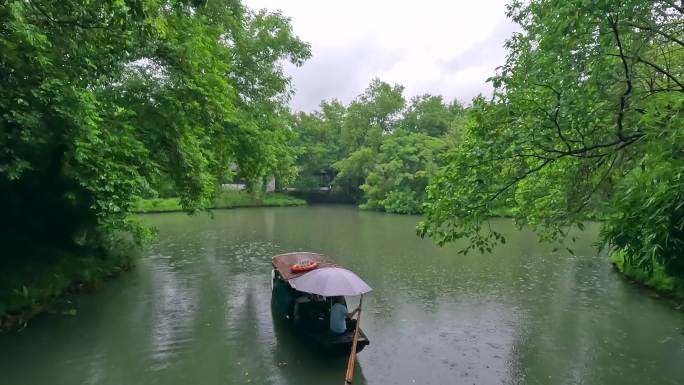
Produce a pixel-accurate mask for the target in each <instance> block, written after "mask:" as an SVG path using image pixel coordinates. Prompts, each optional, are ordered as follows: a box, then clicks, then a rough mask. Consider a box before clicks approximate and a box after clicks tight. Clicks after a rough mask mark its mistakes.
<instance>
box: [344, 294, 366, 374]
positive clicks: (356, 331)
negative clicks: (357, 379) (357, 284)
mask: <svg viewBox="0 0 684 385" xmlns="http://www.w3.org/2000/svg"><path fill="white" fill-rule="evenodd" d="M361 304H363V294H361V299H359V314H358V315H357V316H356V329H354V339H352V348H351V353H350V354H349V362H348V363H347V374H346V376H345V378H344V385H349V384H351V383H352V378H353V377H354V363H355V362H356V343H357V342H358V340H359V326H360V325H361Z"/></svg>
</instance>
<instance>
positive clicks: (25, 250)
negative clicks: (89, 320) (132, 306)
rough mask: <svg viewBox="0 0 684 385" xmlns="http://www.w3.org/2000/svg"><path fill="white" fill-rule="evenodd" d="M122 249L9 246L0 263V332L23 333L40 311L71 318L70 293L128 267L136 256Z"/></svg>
mask: <svg viewBox="0 0 684 385" xmlns="http://www.w3.org/2000/svg"><path fill="white" fill-rule="evenodd" d="M123 245H124V246H122V247H121V248H120V249H119V250H116V251H105V250H102V249H92V248H85V247H83V248H79V247H74V248H69V249H64V248H56V247H54V246H48V245H41V244H31V243H28V242H27V243H24V244H23V245H22V249H21V250H20V251H17V248H16V247H15V248H13V249H14V250H12V251H13V252H12V253H11V257H12V258H4V259H3V260H2V261H0V332H3V331H10V330H18V329H22V328H24V327H25V326H26V324H27V322H28V321H29V320H30V319H32V318H34V317H36V316H37V315H39V314H41V313H43V312H52V313H61V314H65V315H74V314H76V309H75V308H74V307H73V306H72V303H71V301H70V299H69V298H70V297H71V296H72V295H74V294H78V293H82V292H88V291H91V290H93V289H95V288H97V287H99V286H100V285H101V284H102V283H103V282H104V281H106V280H108V279H110V278H112V277H114V276H116V275H118V274H120V273H121V272H123V271H126V270H129V269H130V268H131V266H132V265H133V262H134V260H135V258H136V256H137V255H138V254H139V252H138V251H136V250H137V249H136V248H135V247H133V245H130V246H126V244H125V243H124V244H123ZM9 256H10V255H8V257H9Z"/></svg>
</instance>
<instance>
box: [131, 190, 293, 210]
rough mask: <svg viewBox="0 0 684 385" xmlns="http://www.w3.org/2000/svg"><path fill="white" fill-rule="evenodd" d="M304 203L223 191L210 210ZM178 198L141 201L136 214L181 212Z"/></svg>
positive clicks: (286, 197)
mask: <svg viewBox="0 0 684 385" xmlns="http://www.w3.org/2000/svg"><path fill="white" fill-rule="evenodd" d="M305 204H306V201H305V200H303V199H299V198H295V197H291V196H289V195H285V194H281V193H266V194H262V195H260V196H256V195H251V194H248V193H246V192H241V191H223V192H221V194H219V196H218V197H217V198H216V200H215V201H214V203H213V204H212V205H211V207H209V208H210V209H230V208H238V207H280V206H302V205H305ZM182 210H183V208H182V207H181V204H180V200H179V199H178V198H165V199H161V198H160V199H143V200H140V201H138V203H137V205H136V208H135V212H137V213H163V212H172V211H182Z"/></svg>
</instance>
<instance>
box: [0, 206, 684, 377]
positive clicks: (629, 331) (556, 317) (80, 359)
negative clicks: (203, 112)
mask: <svg viewBox="0 0 684 385" xmlns="http://www.w3.org/2000/svg"><path fill="white" fill-rule="evenodd" d="M144 220H145V221H146V222H149V223H150V224H152V225H154V226H156V227H157V228H158V229H159V242H158V244H156V245H154V246H153V247H152V248H151V249H150V250H149V252H147V254H146V256H145V257H144V258H143V259H142V260H141V261H140V262H139V264H138V266H137V268H136V269H135V270H134V271H132V272H131V273H128V274H125V275H123V276H122V277H121V278H119V279H116V280H113V281H111V282H109V283H107V284H106V285H105V286H104V287H103V288H102V289H101V290H99V291H96V292H94V293H91V294H88V295H84V296H80V297H79V298H78V299H77V303H76V304H75V306H76V308H77V309H78V313H77V314H76V315H74V316H66V315H46V316H43V317H41V318H39V319H38V320H36V321H35V322H33V323H32V324H31V325H30V326H29V328H27V329H26V330H24V331H23V332H21V333H18V334H9V335H3V336H0V384H2V385H15V384H17V385H18V384H27V385H33V384H35V385H42V384H50V385H62V384H64V385H76V384H111V385H136V384H141V385H142V384H150V385H153V384H159V385H162V384H163V385H181V384H207V385H213V384H247V383H253V384H293V385H294V384H297V385H307V384H311V385H314V384H315V385H319V384H321V385H325V384H342V383H343V381H344V380H343V378H344V372H345V369H346V358H344V357H341V358H332V359H331V358H328V357H322V356H321V355H320V354H318V353H317V352H315V351H312V350H311V349H310V348H309V346H307V345H306V344H304V343H302V342H301V341H300V340H298V339H297V338H295V337H294V336H293V335H292V334H291V333H290V331H289V330H287V329H285V330H283V329H281V328H280V327H276V328H274V324H273V320H272V318H271V310H270V269H271V267H270V258H271V256H272V255H274V254H278V253H282V252H288V251H294V250H313V251H318V252H321V253H324V254H327V255H329V256H331V257H333V258H334V259H336V260H337V261H338V262H339V263H341V264H343V265H345V266H346V267H349V268H350V269H352V270H353V271H355V272H356V273H358V274H359V275H360V276H361V277H363V278H364V279H365V280H366V281H367V282H368V283H369V284H370V285H371V286H372V287H373V288H374V291H373V292H372V293H371V294H370V295H368V296H367V297H366V298H364V313H363V319H362V325H363V329H364V331H365V332H366V334H368V336H369V338H370V340H371V345H370V346H368V347H367V348H366V350H364V351H363V352H361V353H360V354H359V356H358V364H357V370H356V377H355V380H354V384H468V385H470V384H597V385H598V384H602V385H612V384H615V385H626V384H639V385H643V384H684V330H683V328H684V312H681V311H676V310H673V309H672V308H671V307H670V306H669V305H668V304H666V303H665V302H663V301H660V300H657V299H654V298H651V297H650V296H649V294H648V293H647V292H644V291H643V290H640V289H638V288H635V287H633V286H631V285H629V284H627V283H625V282H624V281H623V280H622V279H620V277H619V276H618V275H617V274H615V273H614V272H613V271H612V269H611V267H610V265H609V264H608V263H607V261H606V260H605V258H602V257H599V256H597V254H596V251H595V250H594V248H593V247H592V243H593V242H594V241H595V237H596V233H597V227H596V226H588V229H587V230H585V231H584V232H583V233H581V234H580V236H579V239H578V241H577V242H576V243H575V244H574V245H573V248H574V252H575V254H576V255H570V254H569V253H567V252H553V251H552V249H553V246H552V245H548V244H540V243H538V242H537V241H536V237H535V235H534V234H532V233H531V232H529V231H517V230H515V229H514V227H513V226H512V223H511V222H510V221H509V220H506V219H500V220H494V221H492V226H493V227H494V228H496V229H497V230H499V231H502V232H504V233H505V234H506V235H507V242H506V245H505V246H501V247H498V248H497V249H496V250H494V252H493V253H492V254H487V255H479V254H469V255H467V256H462V255H458V254H457V251H458V250H459V249H460V247H462V245H454V246H450V247H446V248H438V247H437V246H435V245H434V244H433V243H431V242H430V241H426V240H420V239H419V238H417V237H416V236H415V224H416V222H417V220H418V218H417V217H411V216H397V215H387V214H380V213H373V212H363V211H358V210H356V209H354V208H352V207H345V206H311V207H299V208H259V209H238V210H225V211H216V212H215V213H214V215H213V218H210V217H209V216H207V215H198V216H193V217H191V216H187V215H185V214H160V215H149V216H145V217H144ZM350 302H353V301H350ZM350 305H352V306H353V303H351V304H350Z"/></svg>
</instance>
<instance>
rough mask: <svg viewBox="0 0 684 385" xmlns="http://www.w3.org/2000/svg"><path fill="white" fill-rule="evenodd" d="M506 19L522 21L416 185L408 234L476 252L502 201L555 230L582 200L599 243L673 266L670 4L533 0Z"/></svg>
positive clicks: (676, 125) (678, 142)
mask: <svg viewBox="0 0 684 385" xmlns="http://www.w3.org/2000/svg"><path fill="white" fill-rule="evenodd" d="M509 16H510V17H512V18H513V20H515V21H516V22H517V23H518V24H520V26H521V28H522V32H520V33H517V34H515V35H514V36H513V37H512V38H510V39H509V40H508V41H507V43H506V48H507V49H508V59H507V61H506V63H505V64H504V65H503V66H502V67H501V68H500V69H499V71H498V74H497V75H496V76H495V77H493V78H492V79H491V81H492V84H493V85H494V87H495V92H494V97H493V98H492V99H491V100H489V101H487V100H484V99H477V100H475V101H474V102H473V106H472V107H471V108H470V109H469V111H468V123H467V125H466V128H465V131H464V133H463V137H462V145H461V146H458V147H457V148H454V149H453V150H451V151H450V153H449V155H448V165H447V166H445V167H444V168H443V169H441V170H440V171H439V173H438V175H437V176H436V177H435V178H434V179H433V182H432V184H431V186H430V187H429V188H428V204H427V206H426V217H425V221H424V222H423V223H422V224H421V226H420V228H419V232H420V234H421V235H423V236H430V237H432V238H434V239H436V240H437V241H438V242H440V243H445V242H449V241H452V240H455V239H458V238H468V239H470V241H471V246H472V247H478V248H480V249H488V248H490V247H491V245H492V244H493V243H495V242H497V241H501V240H503V238H502V236H501V234H497V233H496V232H493V231H491V230H489V229H488V227H483V224H484V221H485V220H486V218H487V217H489V216H490V215H492V213H493V211H494V210H496V209H497V208H498V207H502V206H506V207H512V208H513V214H514V217H515V220H516V222H517V223H518V224H519V225H530V226H533V227H535V228H537V229H538V230H540V233H541V234H542V236H544V237H548V238H552V239H559V238H563V237H564V236H565V234H567V229H568V228H569V227H572V226H577V227H582V220H583V219H585V218H586V212H587V210H589V211H594V212H598V213H599V215H601V216H602V217H604V218H605V223H604V227H603V232H602V242H603V244H604V245H608V246H614V247H618V248H621V249H625V250H627V251H628V253H627V255H628V258H631V259H632V261H633V262H634V263H635V264H638V265H639V266H642V267H644V268H648V266H652V265H653V264H654V263H660V264H663V265H665V266H666V267H667V268H668V269H669V271H671V272H678V273H679V274H682V273H684V263H683V262H684V257H683V256H684V234H683V233H682V230H683V229H684V208H683V207H684V205H682V202H683V201H682V200H681V198H682V197H681V191H683V190H682V187H684V186H683V185H682V179H681V177H680V174H681V170H682V169H683V168H682V166H684V164H682V161H683V160H684V157H682V145H683V144H684V142H682V135H683V134H684V131H683V127H684V9H683V8H682V7H681V6H679V5H678V3H677V2H673V1H668V0H656V1H653V0H629V1H612V0H604V1H598V2H593V1H592V2H587V1H581V0H574V1H560V0H533V1H530V2H520V1H513V2H512V3H511V5H510V6H509Z"/></svg>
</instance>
